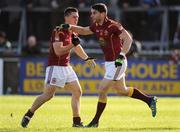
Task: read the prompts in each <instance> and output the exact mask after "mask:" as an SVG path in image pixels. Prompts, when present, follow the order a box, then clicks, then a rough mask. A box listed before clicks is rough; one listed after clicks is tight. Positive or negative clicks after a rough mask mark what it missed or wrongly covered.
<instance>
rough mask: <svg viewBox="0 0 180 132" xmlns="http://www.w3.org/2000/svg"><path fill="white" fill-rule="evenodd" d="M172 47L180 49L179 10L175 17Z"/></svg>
mask: <svg viewBox="0 0 180 132" xmlns="http://www.w3.org/2000/svg"><path fill="white" fill-rule="evenodd" d="M172 48H175V49H176V48H179V49H180V12H179V13H178V17H177V27H176V30H175V33H174V37H173V45H172Z"/></svg>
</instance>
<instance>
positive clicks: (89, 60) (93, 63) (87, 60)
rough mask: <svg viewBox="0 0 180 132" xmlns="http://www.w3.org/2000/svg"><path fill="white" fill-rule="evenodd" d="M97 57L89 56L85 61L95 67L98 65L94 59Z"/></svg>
mask: <svg viewBox="0 0 180 132" xmlns="http://www.w3.org/2000/svg"><path fill="white" fill-rule="evenodd" d="M94 60H95V58H93V57H88V58H87V59H85V60H84V61H85V62H86V63H87V64H88V65H89V66H91V67H93V68H95V66H96V62H95V61H94Z"/></svg>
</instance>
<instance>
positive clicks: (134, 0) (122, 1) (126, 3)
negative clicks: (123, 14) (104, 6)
mask: <svg viewBox="0 0 180 132" xmlns="http://www.w3.org/2000/svg"><path fill="white" fill-rule="evenodd" d="M118 6H119V7H120V8H124V9H126V8H129V7H137V6H139V0H119V1H118Z"/></svg>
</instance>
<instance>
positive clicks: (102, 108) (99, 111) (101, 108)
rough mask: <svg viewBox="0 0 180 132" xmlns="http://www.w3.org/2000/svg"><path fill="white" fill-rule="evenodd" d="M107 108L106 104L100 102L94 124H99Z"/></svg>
mask: <svg viewBox="0 0 180 132" xmlns="http://www.w3.org/2000/svg"><path fill="white" fill-rule="evenodd" d="M105 107H106V103H102V102H98V104H97V111H96V115H95V117H94V118H93V120H92V122H94V123H98V121H99V118H100V117H101V114H102V113H103V111H104V109H105Z"/></svg>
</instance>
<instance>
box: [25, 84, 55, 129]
mask: <svg viewBox="0 0 180 132" xmlns="http://www.w3.org/2000/svg"><path fill="white" fill-rule="evenodd" d="M55 90H56V88H55V86H50V85H47V86H46V88H45V89H44V91H43V93H42V94H41V95H39V96H38V97H37V98H36V99H35V101H34V103H33V105H32V106H31V108H30V109H29V110H28V111H27V112H26V113H25V115H24V116H23V119H22V121H21V126H22V127H27V125H28V124H29V121H30V119H31V118H32V116H33V115H34V112H35V111H36V110H37V109H38V108H39V107H40V106H41V105H43V104H44V103H45V102H47V101H48V100H50V99H51V98H52V97H53V96H54V93H55Z"/></svg>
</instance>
